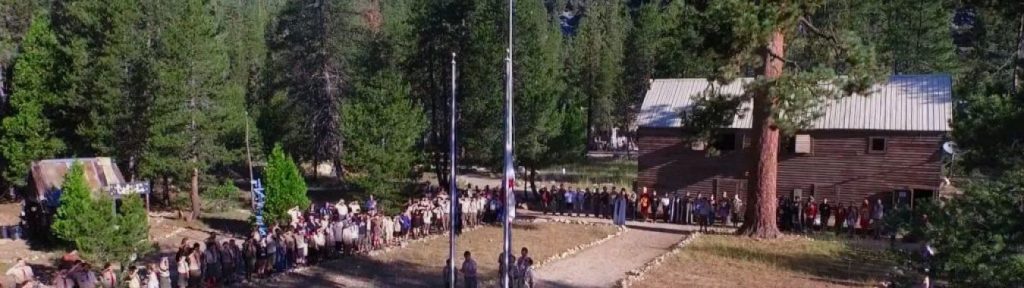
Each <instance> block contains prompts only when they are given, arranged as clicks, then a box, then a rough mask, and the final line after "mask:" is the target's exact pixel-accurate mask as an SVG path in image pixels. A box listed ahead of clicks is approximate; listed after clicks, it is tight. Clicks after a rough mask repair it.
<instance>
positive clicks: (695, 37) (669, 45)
mask: <svg viewBox="0 0 1024 288" xmlns="http://www.w3.org/2000/svg"><path fill="white" fill-rule="evenodd" d="M662 13H663V14H664V15H663V16H662V19H664V22H663V23H662V25H663V28H662V29H663V30H662V32H660V33H659V35H660V36H659V37H658V38H656V39H654V41H655V43H656V48H655V49H656V51H657V55H658V57H657V58H656V59H657V60H656V61H655V65H654V75H655V77H654V78H692V77H705V76H706V75H710V74H712V73H714V68H715V65H716V63H714V61H713V59H714V57H708V56H707V55H703V53H704V51H702V50H703V49H702V48H701V46H700V45H701V42H702V40H703V38H704V36H703V35H702V33H707V34H708V35H709V37H716V36H721V34H718V33H721V32H719V31H715V30H711V31H702V29H703V27H704V25H705V24H703V23H702V22H703V21H701V15H700V11H698V10H697V8H696V7H695V5H694V3H693V1H671V2H669V3H668V4H666V6H665V7H664V12H662ZM723 48H724V47H723ZM722 51H725V50H722Z"/></svg>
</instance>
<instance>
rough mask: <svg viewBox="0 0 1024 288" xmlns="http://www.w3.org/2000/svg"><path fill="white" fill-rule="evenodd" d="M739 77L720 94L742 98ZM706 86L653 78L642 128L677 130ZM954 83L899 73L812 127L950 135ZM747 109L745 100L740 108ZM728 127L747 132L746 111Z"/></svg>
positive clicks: (830, 110) (837, 105) (831, 107)
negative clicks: (927, 132)
mask: <svg viewBox="0 0 1024 288" xmlns="http://www.w3.org/2000/svg"><path fill="white" fill-rule="evenodd" d="M751 80H753V78H742V79H738V80H736V81H734V82H733V83H730V84H729V85H724V86H722V87H721V89H722V93H729V94H742V93H743V84H745V83H749V82H750V81H751ZM707 88H708V81H707V79H700V78H687V79H656V80H654V81H653V83H651V89H650V90H648V91H647V96H646V97H644V102H643V105H642V106H641V109H640V114H639V115H638V116H637V123H639V126H640V127H680V126H681V125H680V119H679V112H680V111H682V110H683V109H686V108H687V107H690V106H691V105H692V102H693V97H694V96H696V95H699V94H700V93H701V92H703V91H705V90H706V89H707ZM952 88H953V84H952V79H951V78H950V76H949V75H899V76H892V77H890V78H889V81H887V82H885V83H881V84H877V85H875V87H874V88H873V89H872V91H873V92H872V93H871V94H870V95H868V96H866V97H865V96H861V95H853V96H851V97H844V98H841V99H838V100H830V101H828V103H826V105H825V107H824V109H825V110H824V115H823V116H822V117H821V118H818V119H817V120H816V121H814V123H813V127H812V128H811V129H835V130H896V131H950V130H951V129H950V126H949V124H950V121H951V120H952V119H953V97H952V95H953V93H952ZM742 105H743V106H742V107H744V108H749V107H750V105H751V103H750V102H749V101H748V102H746V103H743V104H742ZM742 111H744V112H742V113H740V115H737V116H736V119H735V121H733V124H732V125H731V126H730V127H729V128H739V129H744V128H750V127H751V119H750V118H751V117H749V113H750V109H742Z"/></svg>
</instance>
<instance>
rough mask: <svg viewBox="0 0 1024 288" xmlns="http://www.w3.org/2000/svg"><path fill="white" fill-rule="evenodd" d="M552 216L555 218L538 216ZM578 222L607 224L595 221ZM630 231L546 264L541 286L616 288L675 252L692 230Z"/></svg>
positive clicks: (656, 227) (637, 227) (649, 227)
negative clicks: (635, 271) (636, 271)
mask: <svg viewBox="0 0 1024 288" xmlns="http://www.w3.org/2000/svg"><path fill="white" fill-rule="evenodd" d="M537 217H551V216H537ZM578 220H585V221H587V220H589V221H607V220H600V219H594V218H579V219H578ZM627 227H628V228H629V230H627V231H626V232H624V233H622V235H621V236H619V237H615V238H612V239H611V240H608V241H607V242H604V243H602V244H601V245H598V246H596V247H592V248H590V249H587V250H584V251H582V252H579V253H577V254H576V255H573V256H571V257H569V258H566V259H562V260H560V261H556V262H554V263H551V264H548V265H545V266H543V267H541V268H540V269H538V270H537V271H536V272H535V274H534V275H535V277H536V280H535V281H536V283H537V286H538V287H573V288H590V287H614V286H615V285H616V283H618V281H619V280H620V279H622V278H625V277H626V272H629V271H630V270H633V269H636V268H640V267H641V266H643V265H644V264H646V263H647V262H648V261H650V260H651V259H654V258H655V257H658V256H660V255H662V254H664V253H667V252H669V251H670V250H672V246H674V245H675V244H676V243H679V241H682V240H683V236H684V234H685V233H686V231H687V230H689V229H687V228H688V227H684V226H680V225H667V224H663V223H636V222H630V223H627Z"/></svg>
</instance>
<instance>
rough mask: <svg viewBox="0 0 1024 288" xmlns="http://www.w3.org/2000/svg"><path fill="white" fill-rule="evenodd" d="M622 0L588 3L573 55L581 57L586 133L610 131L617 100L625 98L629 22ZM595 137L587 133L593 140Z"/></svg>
mask: <svg viewBox="0 0 1024 288" xmlns="http://www.w3.org/2000/svg"><path fill="white" fill-rule="evenodd" d="M624 14H625V9H624V8H623V5H622V1H619V0H601V1H590V2H588V3H587V6H586V10H585V12H584V15H583V19H582V20H580V24H579V30H578V34H577V35H576V39H574V41H573V42H574V43H575V46H574V48H575V49H574V50H573V52H574V55H575V57H578V58H579V59H578V60H576V62H577V63H578V64H579V69H578V70H577V71H576V72H577V73H578V74H577V75H573V77H575V78H578V80H576V81H575V82H576V83H578V85H579V87H577V89H580V90H581V91H580V92H581V93H582V94H583V95H584V96H585V97H586V99H587V131H588V133H587V135H588V136H590V134H591V133H593V132H597V133H610V132H611V129H612V127H613V126H615V125H614V124H615V122H617V121H616V120H618V119H616V118H618V117H616V115H615V114H614V113H613V112H614V111H613V110H615V109H614V106H615V104H616V103H620V99H622V98H623V96H622V95H623V92H624V91H623V89H622V74H623V66H622V57H623V55H624V51H623V43H624V41H625V33H626V27H628V26H627V24H626V22H625V20H624V18H625V15H624ZM590 138H592V137H588V139H587V141H590V140H591V139H590Z"/></svg>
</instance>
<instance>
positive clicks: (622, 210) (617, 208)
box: [612, 191, 629, 226]
mask: <svg viewBox="0 0 1024 288" xmlns="http://www.w3.org/2000/svg"><path fill="white" fill-rule="evenodd" d="M623 192H625V191H623ZM613 197H614V199H615V203H614V209H613V210H614V213H612V214H614V217H613V218H614V222H615V225H619V226H624V225H626V207H627V205H629V203H628V201H626V195H625V193H623V194H615V195H614V196H613Z"/></svg>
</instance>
